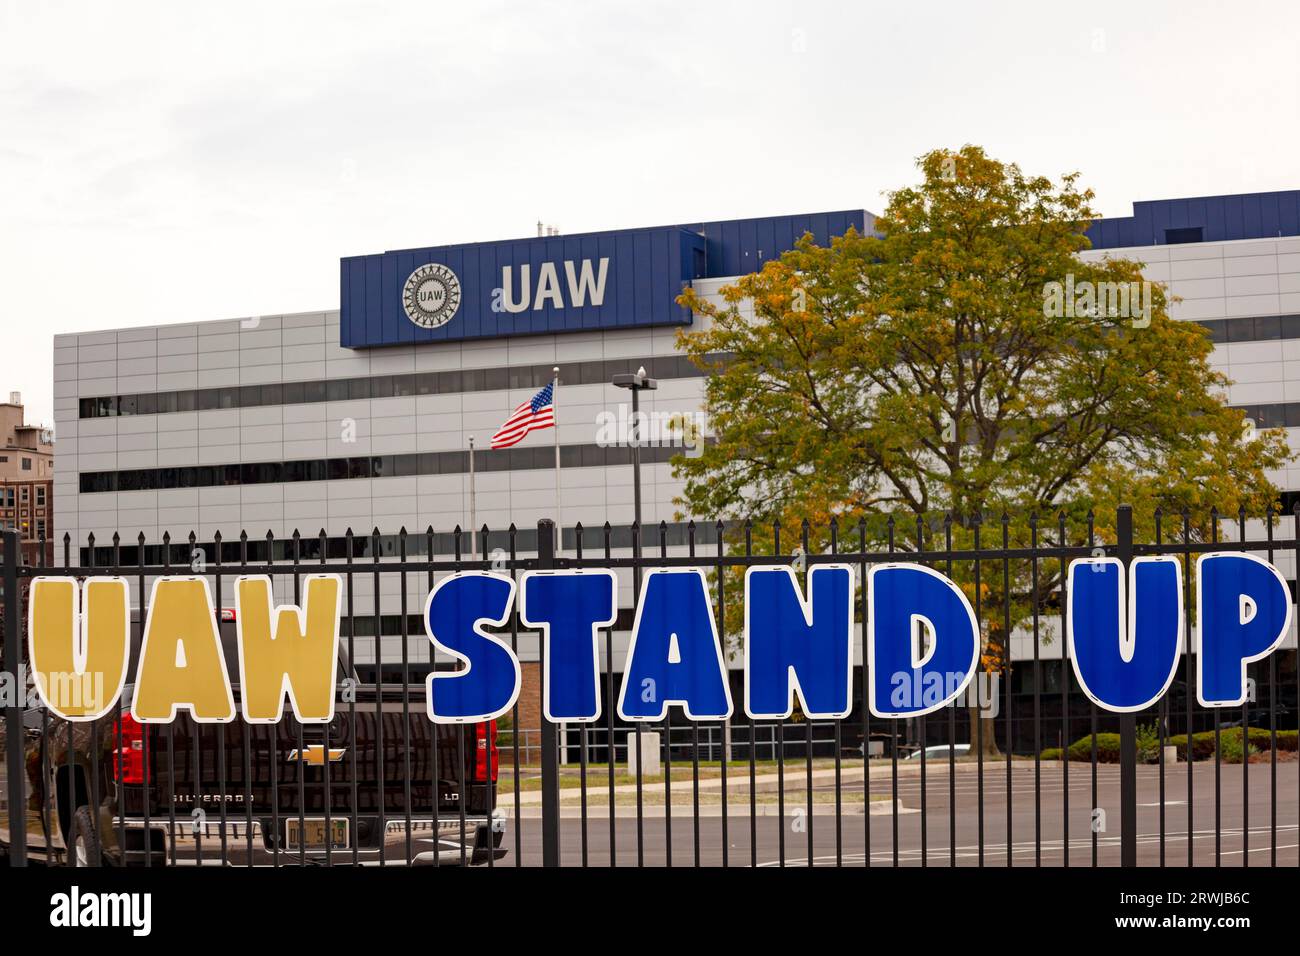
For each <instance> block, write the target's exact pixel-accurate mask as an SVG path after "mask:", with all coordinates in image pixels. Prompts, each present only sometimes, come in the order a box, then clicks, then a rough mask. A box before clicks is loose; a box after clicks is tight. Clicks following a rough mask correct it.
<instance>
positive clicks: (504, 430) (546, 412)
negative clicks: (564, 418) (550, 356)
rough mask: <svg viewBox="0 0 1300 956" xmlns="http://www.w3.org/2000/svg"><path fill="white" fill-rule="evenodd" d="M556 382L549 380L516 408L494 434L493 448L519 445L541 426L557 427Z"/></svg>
mask: <svg viewBox="0 0 1300 956" xmlns="http://www.w3.org/2000/svg"><path fill="white" fill-rule="evenodd" d="M554 396H555V383H554V382H547V383H546V387H545V388H544V389H542V390H541V391H540V392H538V393H537V394H536V395H534V396H533V397H532V398H530V399H529V400H528V401H526V402H524V403H523V404H522V405H520V406H519V407H518V408H516V409H515V410H514V411H513V412H512V413H511V414H510V417H509V418H507V419H506V423H505V424H504V425H502V426H501V427H500V428H498V429H497V433H496V434H495V435H493V436H492V447H493V448H509V447H510V446H511V445H517V444H519V442H521V441H522V440H523V438H524V436H525V435H527V434H528V433H529V432H532V431H537V430H538V429H539V428H554V427H555V404H554Z"/></svg>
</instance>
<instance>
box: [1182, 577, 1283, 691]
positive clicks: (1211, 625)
mask: <svg viewBox="0 0 1300 956" xmlns="http://www.w3.org/2000/svg"><path fill="white" fill-rule="evenodd" d="M1290 630H1291V593H1290V590H1289V589H1288V588H1287V585H1286V581H1285V580H1284V579H1283V578H1282V575H1281V574H1279V573H1278V571H1277V568H1275V567H1273V565H1271V564H1269V563H1267V562H1266V561H1261V560H1260V559H1259V558H1257V557H1254V556H1253V555H1249V554H1242V553H1239V552H1231V553H1223V552H1220V553H1217V554H1203V555H1201V556H1200V557H1199V558H1197V559H1196V634H1197V637H1196V697H1197V699H1198V700H1200V702H1201V706H1202V707H1235V706H1236V705H1238V704H1243V703H1245V702H1246V697H1247V696H1248V695H1247V693H1246V665H1247V664H1249V663H1250V662H1251V661H1257V660H1259V659H1260V658H1261V657H1266V656H1267V655H1268V654H1269V653H1270V652H1271V651H1272V650H1273V649H1274V648H1276V647H1277V646H1278V645H1279V644H1281V643H1282V640H1283V638H1285V637H1286V635H1287V632H1288V631H1290Z"/></svg>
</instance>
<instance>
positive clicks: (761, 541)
mask: <svg viewBox="0 0 1300 956" xmlns="http://www.w3.org/2000/svg"><path fill="white" fill-rule="evenodd" d="M918 166H919V168H920V171H921V173H922V179H921V182H919V183H918V184H916V185H914V186H909V187H906V188H903V189H900V190H898V191H897V192H894V193H893V194H891V196H890V198H889V202H888V207H887V209H886V211H885V213H884V215H883V216H882V217H881V218H879V219H877V220H876V222H875V230H876V234H875V235H859V234H857V233H856V232H853V231H850V232H849V233H848V234H847V235H845V236H843V237H840V238H837V239H835V240H833V242H832V244H831V246H830V247H829V248H823V247H819V246H816V245H815V244H814V243H813V242H812V240H811V238H810V237H808V236H805V237H804V238H803V239H802V240H801V241H799V242H798V243H797V245H796V248H794V249H793V250H791V251H790V252H787V253H786V254H785V255H783V256H781V258H780V259H779V260H774V261H771V262H768V263H767V264H766V265H765V266H764V267H763V269H762V270H761V271H760V272H757V273H755V274H752V275H748V276H744V277H742V278H741V279H739V280H738V281H737V282H736V283H734V284H733V285H731V286H729V287H727V288H725V289H723V290H722V295H721V298H722V302H721V303H718V302H715V301H709V300H706V299H704V298H703V297H701V296H700V295H699V294H698V293H696V292H695V291H693V290H687V291H686V292H684V293H683V295H682V296H681V299H680V300H679V301H680V302H681V303H682V304H683V305H686V306H689V307H690V308H691V309H693V310H694V311H695V313H696V314H697V315H699V316H702V317H704V318H705V321H704V322H703V323H701V325H702V328H699V329H690V330H683V331H682V332H681V333H679V345H680V347H681V348H682V349H684V350H685V351H686V352H687V354H689V355H690V356H691V357H692V359H693V360H694V361H695V362H696V364H698V365H700V366H701V367H703V368H706V369H708V370H709V371H710V372H711V373H712V374H711V376H710V377H709V378H708V380H707V385H706V410H707V413H708V416H709V422H710V426H711V430H712V432H713V441H712V442H711V443H709V444H706V445H705V446H704V449H703V452H702V453H701V454H699V455H698V457H681V458H679V459H677V460H676V462H675V467H676V469H677V473H678V475H680V476H682V477H684V478H685V481H686V483H685V492H684V494H683V496H682V499H681V502H680V504H681V506H682V507H683V509H684V510H686V511H688V512H689V513H691V514H694V515H705V516H710V517H720V518H723V519H728V520H738V519H744V518H751V517H752V518H754V519H755V520H756V521H758V520H761V521H763V522H771V521H772V520H778V521H780V522H782V523H783V529H784V537H783V538H782V546H781V551H782V552H783V553H787V554H788V553H789V552H790V549H791V547H792V546H794V545H797V544H799V538H800V537H801V535H802V528H801V522H802V521H803V520H804V519H806V520H808V522H809V526H808V534H809V547H810V549H812V550H822V549H825V548H826V547H827V546H828V544H829V540H830V534H831V525H832V520H833V521H834V523H835V524H836V525H837V528H836V534H837V536H838V538H839V540H840V542H841V544H842V546H846V547H849V548H857V547H858V546H859V543H860V542H861V543H864V544H865V545H866V546H867V547H869V548H877V547H882V546H884V547H887V546H888V545H889V544H890V543H891V542H892V544H893V545H894V546H895V547H897V548H898V549H900V550H904V551H906V550H915V549H917V548H918V547H921V548H923V549H925V550H934V549H935V548H941V547H943V546H944V544H945V543H946V542H947V541H948V540H949V539H950V540H951V545H952V547H953V548H958V549H961V548H969V547H971V546H972V545H973V543H974V541H975V540H976V536H977V535H980V536H981V537H980V538H979V540H980V542H981V545H982V546H983V547H994V548H998V547H1001V546H1002V544H1003V541H1004V539H1005V541H1006V542H1007V543H1008V544H1009V545H1010V546H1011V547H1013V548H1014V547H1023V546H1027V545H1028V544H1029V543H1030V540H1031V537H1032V538H1033V539H1034V540H1036V541H1037V542H1038V543H1039V544H1040V545H1044V546H1051V545H1053V544H1056V543H1063V544H1069V545H1081V544H1083V545H1092V544H1094V543H1113V540H1114V538H1113V521H1114V515H1115V509H1116V506H1117V505H1118V504H1120V503H1121V502H1127V503H1130V504H1132V505H1133V506H1134V515H1135V520H1136V529H1137V533H1138V534H1139V535H1150V534H1151V533H1152V532H1153V528H1152V524H1153V522H1154V520H1156V518H1155V515H1156V514H1157V511H1158V510H1159V512H1162V513H1163V514H1164V515H1165V516H1167V517H1166V529H1168V525H1170V524H1172V525H1174V526H1175V529H1176V530H1178V531H1179V532H1180V533H1181V530H1182V524H1183V519H1182V514H1183V512H1184V511H1186V512H1188V519H1187V520H1188V523H1189V526H1190V534H1191V536H1192V537H1193V538H1194V539H1199V538H1204V537H1207V536H1208V535H1209V534H1210V533H1211V527H1212V525H1213V519H1212V518H1211V517H1210V514H1209V509H1210V507H1211V506H1212V505H1213V506H1217V508H1218V509H1219V510H1220V513H1223V514H1230V515H1235V514H1236V513H1237V511H1238V509H1245V510H1246V511H1247V512H1249V513H1251V514H1254V515H1263V514H1264V512H1265V509H1266V508H1269V507H1271V506H1273V505H1274V503H1275V501H1276V498H1277V489H1276V488H1275V487H1274V486H1273V484H1272V483H1271V482H1270V481H1269V480H1268V477H1267V472H1268V471H1269V470H1270V469H1276V468H1278V467H1280V466H1281V465H1283V464H1284V463H1285V462H1286V461H1288V460H1290V458H1291V457H1292V456H1291V453H1290V451H1289V449H1288V448H1287V445H1286V442H1285V438H1284V436H1283V434H1282V433H1281V432H1280V431H1272V432H1270V431H1254V430H1253V429H1252V428H1250V427H1249V423H1246V422H1244V421H1243V415H1242V412H1241V411H1240V410H1237V409H1233V408H1231V407H1229V406H1228V405H1227V404H1226V403H1225V401H1224V397H1223V396H1224V393H1225V391H1226V389H1225V386H1226V385H1227V384H1228V383H1227V380H1226V379H1225V378H1224V376H1223V375H1221V374H1220V373H1218V372H1216V371H1214V370H1213V369H1212V368H1211V366H1210V362H1209V359H1210V354H1211V351H1212V348H1213V346H1212V344H1211V342H1210V340H1209V338H1208V336H1207V334H1206V333H1205V331H1204V330H1203V329H1202V328H1201V327H1200V326H1199V325H1197V324H1196V323H1193V322H1179V321H1175V320H1173V319H1171V318H1170V317H1169V315H1168V312H1167V300H1166V296H1165V292H1164V290H1163V288H1161V287H1160V286H1158V285H1152V284H1150V283H1146V282H1145V280H1144V279H1143V277H1142V273H1141V269H1142V263H1141V262H1138V261H1133V260H1130V259H1124V258H1115V257H1106V258H1103V259H1101V260H1099V261H1092V262H1085V261H1083V260H1081V259H1080V258H1078V253H1080V252H1082V251H1084V250H1086V249H1087V248H1088V247H1089V243H1088V240H1087V238H1086V236H1085V235H1084V232H1085V230H1086V228H1087V226H1088V224H1089V222H1090V221H1092V220H1093V219H1094V218H1096V215H1095V213H1094V211H1093V209H1092V208H1091V207H1090V205H1089V202H1090V201H1091V199H1092V196H1093V194H1092V192H1091V191H1089V190H1086V189H1081V188H1080V187H1079V185H1078V176H1077V174H1071V175H1067V176H1064V177H1063V178H1062V179H1061V180H1060V181H1059V182H1054V181H1053V180H1051V179H1050V178H1047V177H1041V176H1029V175H1026V174H1025V173H1023V172H1022V171H1021V169H1020V168H1019V167H1018V166H1016V165H1014V164H1009V163H1003V162H999V161H997V160H995V159H993V158H991V157H989V156H987V155H986V154H985V152H984V151H983V150H982V149H980V148H979V147H976V146H965V147H963V148H962V149H960V150H958V151H949V150H935V151H933V152H930V153H928V154H926V155H924V156H922V157H921V158H920V160H919V161H918ZM719 353H721V354H722V355H723V356H724V357H723V358H721V359H719V358H718V355H719ZM891 515H892V516H893V519H892V520H890V519H889V518H888V517H886V516H891ZM1004 516H1006V517H1005V518H1004ZM1094 516H1095V522H1094ZM1174 519H1176V520H1174ZM1090 528H1091V531H1090ZM1108 535H1110V537H1109V539H1108V537H1107V536H1108ZM1090 538H1091V540H1090ZM772 545H773V542H772V541H771V540H770V536H769V535H766V534H765V535H755V536H754V539H753V540H752V541H751V545H750V546H751V547H752V548H754V550H755V551H758V552H760V553H761V552H762V551H764V550H768V551H770V549H771V547H772ZM732 546H733V547H738V548H739V547H743V544H741V543H740V541H739V539H738V538H736V539H734V540H733V544H732ZM1063 565H1064V562H1056V561H1049V562H1042V561H1040V562H1039V567H1038V568H1037V574H1034V573H1033V572H1034V570H1035V569H1033V568H1031V567H1030V565H1029V563H1028V562H1021V561H1007V562H1003V561H1001V560H996V561H981V562H978V567H977V563H976V562H969V561H967V562H959V563H957V564H954V565H953V567H952V568H951V574H952V577H953V578H954V580H956V581H957V582H958V584H959V585H960V586H961V587H963V589H964V590H965V591H966V593H967V595H968V597H970V598H971V601H972V604H975V605H976V606H977V608H978V611H979V617H980V620H981V627H982V628H983V631H984V641H985V646H984V651H983V654H982V662H983V667H984V668H985V670H986V671H989V672H999V671H1001V672H1004V673H1005V672H1006V669H1007V667H1008V666H1009V658H1010V654H1009V636H1010V633H1011V631H1012V630H1013V629H1014V628H1015V627H1017V626H1018V625H1019V624H1020V623H1021V622H1023V621H1025V620H1026V619H1027V618H1028V617H1029V615H1030V614H1031V612H1032V611H1033V610H1034V609H1035V608H1037V609H1039V610H1043V609H1044V608H1046V607H1048V606H1049V605H1051V604H1052V603H1053V601H1054V600H1055V597H1056V596H1057V595H1058V593H1059V587H1060V576H1061V572H1062V570H1063ZM940 570H945V571H947V570H949V569H948V568H944V567H941V568H940ZM977 573H978V581H977V580H976V577H977ZM730 591H731V593H732V594H737V595H738V594H739V593H740V591H739V588H736V587H733V588H731V589H730ZM725 613H726V620H727V624H728V631H729V633H735V631H736V628H735V626H734V624H735V619H734V616H733V609H731V608H728V609H726V612H725ZM972 719H974V718H972ZM973 736H974V735H973ZM980 736H982V737H983V738H984V745H985V746H986V747H987V748H989V749H996V743H995V742H994V740H993V733H992V727H991V726H989V727H986V728H983V729H982V733H981V735H980Z"/></svg>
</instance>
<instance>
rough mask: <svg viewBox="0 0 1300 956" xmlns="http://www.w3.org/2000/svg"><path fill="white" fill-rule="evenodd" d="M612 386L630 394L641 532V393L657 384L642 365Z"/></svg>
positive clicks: (635, 499) (637, 545) (634, 492)
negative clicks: (625, 390)
mask: <svg viewBox="0 0 1300 956" xmlns="http://www.w3.org/2000/svg"><path fill="white" fill-rule="evenodd" d="M613 384H614V386H615V387H616V388H626V389H628V390H629V391H630V392H631V393H632V437H631V442H632V508H633V520H634V521H635V522H636V527H637V529H638V532H639V531H640V530H641V392H643V391H650V392H652V391H654V390H655V389H657V388H658V387H659V382H658V381H657V380H656V379H653V378H651V377H650V376H649V375H647V374H646V372H645V366H644V365H643V366H641V367H640V368H639V369H637V370H636V372H635V373H631V372H620V373H619V374H618V375H615V376H614V379H613ZM633 553H634V554H635V555H636V557H638V558H639V557H641V535H640V534H639V533H638V534H637V536H636V540H635V541H634V542H633ZM633 571H634V572H635V575H634V576H635V578H636V585H637V589H638V591H639V590H640V587H641V568H640V567H639V566H637V565H633Z"/></svg>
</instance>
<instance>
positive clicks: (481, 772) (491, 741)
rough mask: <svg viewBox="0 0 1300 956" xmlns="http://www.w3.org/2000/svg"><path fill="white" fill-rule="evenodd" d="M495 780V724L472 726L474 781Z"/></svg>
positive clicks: (492, 722)
mask: <svg viewBox="0 0 1300 956" xmlns="http://www.w3.org/2000/svg"><path fill="white" fill-rule="evenodd" d="M496 779H497V722H496V721H495V720H493V721H490V722H488V723H486V724H475V725H474V780H475V781H476V782H478V783H485V782H487V781H488V780H491V781H492V782H493V783H496Z"/></svg>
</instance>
